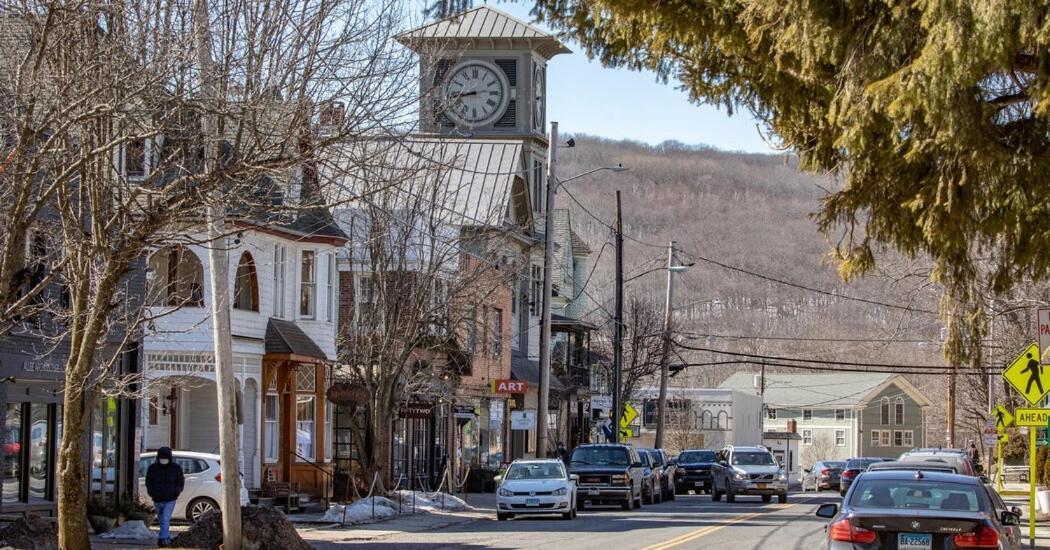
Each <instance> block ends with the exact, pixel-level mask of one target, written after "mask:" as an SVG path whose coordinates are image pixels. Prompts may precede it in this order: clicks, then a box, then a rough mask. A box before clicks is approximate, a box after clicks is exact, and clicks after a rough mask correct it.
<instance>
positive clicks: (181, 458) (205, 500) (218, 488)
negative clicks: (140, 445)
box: [139, 450, 248, 521]
mask: <svg viewBox="0 0 1050 550" xmlns="http://www.w3.org/2000/svg"><path fill="white" fill-rule="evenodd" d="M171 458H172V460H174V461H175V463H176V464H178V465H179V466H182V475H183V477H184V478H185V483H184V484H183V488H182V494H180V495H179V498H178V499H177V500H176V501H175V510H174V511H173V512H172V514H171V516H172V517H173V518H185V519H187V520H189V521H197V519H198V518H200V517H201V515H203V514H204V513H205V512H207V511H208V510H211V509H213V508H214V509H218V508H219V503H220V502H222V475H221V474H220V470H219V455H213V454H208V453H194V452H191V451H174V450H173V451H172V452H171ZM156 460H157V453H155V452H149V453H142V454H141V455H139V499H141V500H142V501H143V502H148V503H150V504H153V502H152V501H151V500H150V498H149V494H148V493H147V492H146V470H148V469H149V465H150V464H153V463H154V462H155V461H156ZM241 504H242V505H243V504H248V489H246V488H245V487H244V483H241Z"/></svg>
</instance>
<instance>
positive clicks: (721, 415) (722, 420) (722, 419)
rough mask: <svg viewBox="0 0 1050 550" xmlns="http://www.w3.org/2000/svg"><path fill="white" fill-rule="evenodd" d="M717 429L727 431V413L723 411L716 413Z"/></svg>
mask: <svg viewBox="0 0 1050 550" xmlns="http://www.w3.org/2000/svg"><path fill="white" fill-rule="evenodd" d="M718 429H719V430H728V429H729V413H727V412H725V411H718Z"/></svg>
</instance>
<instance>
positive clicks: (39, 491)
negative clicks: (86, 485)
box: [29, 403, 51, 502]
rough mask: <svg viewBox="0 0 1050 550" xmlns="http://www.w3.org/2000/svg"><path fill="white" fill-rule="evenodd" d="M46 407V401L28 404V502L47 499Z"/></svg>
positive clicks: (48, 464) (48, 469)
mask: <svg viewBox="0 0 1050 550" xmlns="http://www.w3.org/2000/svg"><path fill="white" fill-rule="evenodd" d="M48 408H50V406H49V405H48V404H47V403H30V404H29V502H41V501H45V500H47V477H48V472H49V471H51V468H49V466H50V460H49V458H50V457H49V454H50V453H49V452H48V449H49V447H48V437H47V435H48V433H47V432H48V430H49V428H48V425H49V422H48Z"/></svg>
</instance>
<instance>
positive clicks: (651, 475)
mask: <svg viewBox="0 0 1050 550" xmlns="http://www.w3.org/2000/svg"><path fill="white" fill-rule="evenodd" d="M638 458H640V459H642V469H643V470H644V471H645V474H644V476H643V477H644V481H643V483H642V500H644V501H645V503H646V504H659V503H660V502H663V494H664V488H663V484H662V483H661V476H662V473H661V470H660V467H659V466H657V465H656V461H655V460H654V459H653V455H652V453H650V451H649V449H638Z"/></svg>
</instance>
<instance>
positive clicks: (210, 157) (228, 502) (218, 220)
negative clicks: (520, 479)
mask: <svg viewBox="0 0 1050 550" xmlns="http://www.w3.org/2000/svg"><path fill="white" fill-rule="evenodd" d="M195 11H196V13H195V14H194V30H195V31H196V32H195V34H196V36H195V39H196V40H195V42H196V44H195V46H196V50H197V52H196V53H197V61H198V63H199V64H200V77H201V90H202V94H203V97H202V99H203V103H205V105H207V104H208V103H211V102H216V101H218V99H219V97H218V87H217V86H216V80H215V79H216V78H217V73H216V71H215V63H214V61H213V60H212V53H211V30H210V28H209V25H210V21H211V18H210V17H209V14H208V2H207V0H197V2H196V10H195ZM216 112H217V110H216V109H215V108H214V105H212V106H211V108H206V109H205V110H204V114H203V116H202V117H201V131H202V134H203V138H204V140H203V141H204V173H205V174H206V175H208V176H211V175H212V174H213V173H214V172H216V170H217V168H218V162H217V161H218V151H217V150H216V147H218V143H219V123H218V115H216V114H215V113H216ZM221 198H222V197H221V194H220V193H215V194H214V196H213V197H212V200H211V203H210V204H209V205H208V209H207V223H208V242H209V243H210V247H209V252H208V259H209V262H210V263H211V266H210V267H211V269H209V273H210V274H211V295H212V300H211V312H212V340H213V341H214V346H215V378H216V399H217V401H218V409H219V410H218V414H219V456H220V460H221V462H222V465H221V467H220V473H221V474H222V502H221V503H220V506H221V509H222V511H223V514H222V543H223V544H222V546H223V548H225V549H227V550H240V548H241V498H240V495H241V486H240V483H241V476H240V473H239V472H238V463H239V461H240V451H239V450H238V447H239V445H238V444H237V410H236V402H237V389H236V385H235V384H236V383H235V381H234V376H233V341H232V339H231V338H232V336H231V334H232V333H231V331H230V288H229V287H230V284H229V273H230V265H229V264H230V258H229V256H228V254H227V250H226V238H225V233H226V229H225V217H226V212H225V206H224V205H223V201H222V200H221Z"/></svg>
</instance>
